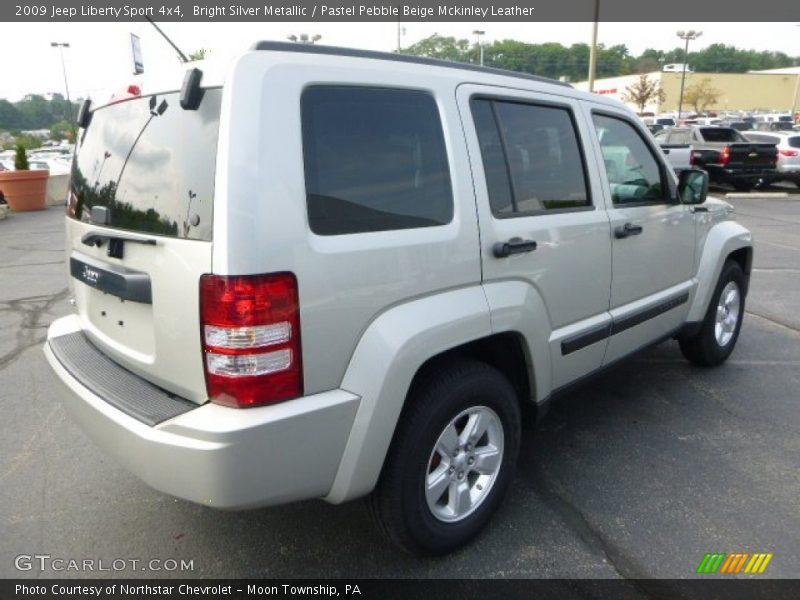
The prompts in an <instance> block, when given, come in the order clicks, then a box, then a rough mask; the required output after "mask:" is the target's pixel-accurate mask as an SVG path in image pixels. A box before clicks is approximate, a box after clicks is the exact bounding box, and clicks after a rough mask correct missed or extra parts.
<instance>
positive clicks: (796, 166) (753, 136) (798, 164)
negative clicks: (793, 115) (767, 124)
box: [743, 131, 800, 187]
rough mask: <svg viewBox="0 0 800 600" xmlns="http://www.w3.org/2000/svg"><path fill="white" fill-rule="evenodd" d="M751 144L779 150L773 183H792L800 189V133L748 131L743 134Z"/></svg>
mask: <svg viewBox="0 0 800 600" xmlns="http://www.w3.org/2000/svg"><path fill="white" fill-rule="evenodd" d="M743 135H744V137H746V138H747V139H748V140H749V141H751V142H756V143H759V144H772V145H774V146H776V148H777V150H778V162H777V164H776V165H775V177H774V179H773V181H791V182H792V183H794V184H795V185H796V186H797V187H800V132H795V131H776V132H774V133H761V132H755V131H753V132H751V131H748V132H746V133H744V134H743Z"/></svg>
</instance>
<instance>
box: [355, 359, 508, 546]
mask: <svg viewBox="0 0 800 600" xmlns="http://www.w3.org/2000/svg"><path fill="white" fill-rule="evenodd" d="M486 407H488V408H490V409H491V411H493V412H494V415H495V416H496V417H497V418H498V419H497V420H495V421H493V422H494V423H496V424H497V421H498V420H499V425H501V426H502V427H501V428H500V427H495V428H494V429H493V431H494V432H495V434H496V435H497V432H498V431H499V430H500V429H502V447H503V448H502V452H500V454H501V456H502V458H501V461H500V464H499V466H498V467H497V470H496V475H495V476H494V479H493V482H492V483H491V484H489V485H487V486H486V488H485V490H486V491H485V492H483V495H482V496H479V497H480V498H482V499H481V500H480V502H476V503H475V504H476V505H475V507H474V508H473V509H472V512H469V513H468V514H466V516H463V518H461V519H460V520H457V521H454V522H445V521H443V520H441V519H440V518H437V516H435V515H434V512H433V510H432V509H431V507H430V506H429V504H428V501H427V499H426V492H425V486H426V481H427V478H428V477H429V468H430V467H431V464H432V461H433V459H435V458H436V457H438V455H437V453H435V452H434V448H435V447H436V445H437V442H438V440H439V436H440V434H442V433H443V432H444V430H445V429H446V428H447V427H448V425H449V424H450V423H451V421H452V420H453V419H455V418H456V417H457V416H458V415H460V414H461V413H462V412H463V411H465V410H469V409H472V410H483V409H485V408H486ZM464 418H468V417H464ZM456 430H457V428H456ZM481 439H488V438H481ZM519 440H520V408H519V402H518V399H517V396H516V393H515V392H514V388H513V387H512V386H511V384H510V383H509V381H508V379H507V378H506V377H505V376H504V375H503V374H502V373H500V372H499V371H498V370H497V369H495V368H493V367H491V366H489V365H487V364H485V363H482V362H478V361H474V360H468V359H457V360H450V361H446V362H443V363H439V364H437V365H434V368H431V369H428V370H427V372H426V373H425V374H423V375H422V376H421V378H420V380H419V381H418V382H417V383H416V384H415V385H414V387H413V389H412V390H411V391H410V392H409V397H408V398H407V400H406V407H405V409H404V412H403V415H402V417H401V420H400V422H399V423H398V426H397V430H396V432H395V436H394V439H393V440H392V445H391V447H390V448H389V452H388V454H387V457H386V461H385V463H384V466H383V471H382V473H381V477H380V480H379V481H378V485H377V487H376V488H375V490H374V492H373V493H372V494H371V495H370V496H369V497H368V499H367V504H368V506H369V509H370V512H371V514H372V516H373V518H374V519H375V521H376V523H377V525H378V527H379V529H381V530H382V531H383V533H384V534H386V535H387V536H388V537H389V539H391V540H392V541H393V542H395V543H396V544H397V545H399V546H400V547H401V548H403V549H404V550H405V551H407V552H409V553H411V554H414V555H417V556H435V555H442V554H446V553H448V552H451V551H453V550H455V549H456V548H458V547H459V546H462V545H464V544H465V543H467V542H468V541H469V540H471V539H472V538H473V537H475V536H476V535H477V534H478V533H479V532H480V531H481V529H483V527H484V526H485V525H486V524H487V523H488V521H489V519H490V517H491V516H492V513H494V511H495V510H496V509H497V507H498V505H499V504H500V502H501V500H502V498H503V496H504V495H505V492H506V490H507V488H508V485H509V483H510V482H511V479H512V477H513V474H514V470H515V466H516V462H517V457H518V454H519ZM475 446H476V447H475V448H472V450H473V451H476V452H477V451H478V448H477V446H478V443H475ZM466 449H467V450H469V447H466ZM459 452H463V450H461V451H459ZM463 456H464V454H460V457H462V458H463ZM455 460H456V459H455V458H453V461H455ZM473 460H474V459H473ZM470 464H472V463H470ZM440 465H441V463H440ZM444 466H445V467H447V466H448V465H447V463H444ZM436 468H439V467H436ZM457 468H458V467H457ZM470 468H471V467H466V468H465V470H468V469H470ZM445 470H447V471H448V472H449V471H450V470H449V469H445ZM459 473H463V471H459ZM473 475H474V476H475V477H477V474H474V473H470V472H468V473H467V475H466V476H465V478H464V479H463V480H462V481H461V483H459V482H452V481H451V483H450V484H448V491H446V492H445V493H446V494H447V495H449V494H450V493H451V492H450V491H449V490H451V489H453V488H452V487H449V486H451V485H464V484H467V485H471V486H473V487H472V488H471V489H472V490H474V489H475V485H476V484H477V480H476V481H475V483H469V481H470V477H471V476H473ZM447 477H451V476H450V475H447ZM477 489H479V490H483V489H484V488H483V487H481V486H480V485H479V484H477ZM476 493H477V494H480V492H476ZM444 497H445V496H443V498H444ZM443 506H444V505H443ZM445 508H446V507H445Z"/></svg>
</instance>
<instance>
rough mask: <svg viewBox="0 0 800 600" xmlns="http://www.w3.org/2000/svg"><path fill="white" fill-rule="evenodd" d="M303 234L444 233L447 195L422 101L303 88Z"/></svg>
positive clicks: (436, 137) (375, 92) (433, 113)
mask: <svg viewBox="0 0 800 600" xmlns="http://www.w3.org/2000/svg"><path fill="white" fill-rule="evenodd" d="M301 112H302V127H303V159H304V163H305V178H306V202H307V206H308V221H309V225H310V227H311V231H313V232H314V233H316V234H318V235H340V234H348V233H363V232H369V231H387V230H396V229H411V228H417V227H434V226H437V225H445V224H447V223H449V222H450V221H451V220H452V218H453V193H452V189H451V185H450V170H449V166H448V162H447V152H446V149H445V143H444V135H443V134H442V124H441V120H440V118H439V111H438V109H437V106H436V102H435V101H434V99H433V97H432V96H431V95H430V94H427V93H424V92H418V91H412V90H393V89H379V88H357V87H328V86H315V87H310V88H308V89H307V90H305V92H304V93H303V97H302V100H301Z"/></svg>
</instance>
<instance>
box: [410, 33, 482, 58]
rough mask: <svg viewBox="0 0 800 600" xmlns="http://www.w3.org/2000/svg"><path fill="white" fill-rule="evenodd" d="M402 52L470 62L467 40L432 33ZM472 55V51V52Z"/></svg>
mask: <svg viewBox="0 0 800 600" xmlns="http://www.w3.org/2000/svg"><path fill="white" fill-rule="evenodd" d="M403 53H404V54H411V55H414V56H428V57H430V58H441V59H444V60H455V61H459V62H470V58H471V57H470V54H471V53H470V44H469V41H468V40H465V39H456V38H454V37H452V36H449V37H445V36H442V35H439V34H438V33H434V34H433V35H431V36H429V37H426V38H425V39H424V40H420V41H419V42H417V43H416V44H413V45H411V46H408V47H407V48H403ZM472 54H473V55H474V53H472Z"/></svg>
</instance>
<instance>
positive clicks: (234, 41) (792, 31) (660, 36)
mask: <svg viewBox="0 0 800 600" xmlns="http://www.w3.org/2000/svg"><path fill="white" fill-rule="evenodd" d="M160 27H161V28H162V29H163V30H164V31H165V33H167V35H169V36H170V37H171V38H172V39H173V41H174V42H175V43H176V44H177V45H178V47H180V48H181V49H182V50H183V51H184V52H185V53H186V54H189V53H190V52H192V51H195V50H197V49H199V48H206V49H208V50H209V52H210V56H211V57H213V58H214V59H216V60H221V61H224V62H225V61H230V60H231V58H233V57H234V56H235V55H236V54H237V53H238V52H241V51H244V50H246V49H247V48H248V47H249V46H250V45H251V44H252V43H253V42H255V41H257V40H267V39H268V40H281V41H284V40H286V38H287V37H288V36H289V35H292V34H300V33H308V34H310V35H314V34H319V35H321V36H322V39H321V40H320V42H319V43H322V44H328V45H333V46H348V47H354V48H362V49H368V50H384V51H391V50H394V49H396V47H397V27H398V24H397V22H396V21H392V22H384V23H268V22H263V23H222V22H216V23H214V22H203V23H161V24H160ZM401 27H403V29H404V35H403V36H402V45H403V46H408V45H411V44H413V43H415V42H418V41H419V40H421V39H423V38H426V37H428V36H430V35H432V34H434V33H438V34H440V35H449V36H455V37H458V38H470V39H474V37H473V36H472V33H471V32H472V31H473V30H475V29H481V30H484V31H485V32H486V34H485V36H484V38H483V41H484V43H491V42H492V41H494V40H498V39H499V40H502V39H516V40H520V41H523V42H529V43H544V42H560V43H562V44H565V45H570V44H573V43H580V42H584V43H589V42H590V36H591V23H535V22H527V23H523V22H519V23H492V22H482V23H420V22H409V23H401ZM3 29H4V31H3V33H2V35H0V57H2V70H0V73H2V76H0V98H6V99H8V100H11V101H16V100H19V99H21V98H22V97H23V96H24V95H25V94H28V93H37V94H44V95H46V94H52V93H54V92H57V93H61V94H63V93H64V89H65V84H64V76H63V72H62V68H61V61H60V57H59V50H58V49H56V48H52V47H51V46H50V43H51V42H67V43H69V44H70V47H69V48H67V49H65V50H64V51H63V52H64V61H65V65H66V71H67V81H68V84H69V88H70V96H71V98H72V99H73V100H74V99H76V98H79V97H87V96H90V97H92V98H94V99H95V100H105V99H107V98H108V95H109V94H110V90H116V89H120V88H121V87H126V86H127V85H128V84H129V83H131V82H133V77H132V75H131V73H132V59H131V50H130V33H134V34H136V35H138V36H139V37H140V38H141V43H142V52H143V56H144V63H145V70H146V71H148V72H150V71H153V70H156V69H158V67H159V65H160V64H163V62H164V61H166V62H168V63H175V62H176V58H175V53H174V51H173V50H172V49H171V48H170V47H169V46H168V45H167V43H166V42H165V41H164V40H163V39H162V38H161V37H160V36H159V35H158V34H157V33H156V31H155V29H154V28H153V27H152V26H151V25H150V24H148V23H146V22H138V21H137V22H128V23H75V22H73V23H14V24H13V26H12V25H11V24H5V25H4V26H3ZM681 29H684V30H686V29H700V30H702V31H703V35H702V36H701V37H700V38H699V39H698V40H696V41H694V42H692V43H691V46H690V51H691V50H699V49H702V48H704V47H706V46H708V45H710V44H715V43H723V44H729V45H734V46H737V47H739V48H747V49H754V50H774V51H780V52H785V53H786V54H788V55H790V56H800V29H798V28H797V24H796V23H690V22H682V23H600V25H599V32H598V42H599V43H602V44H605V45H606V46H613V45H616V44H625V45H626V46H627V47H628V49H629V51H630V52H631V53H632V54H639V53H641V52H642V51H643V50H644V49H645V48H656V49H659V50H671V49H673V48H675V47H678V46H680V45H681V44H682V42H681V40H679V39H678V38H677V37H676V31H678V30H681ZM19 55H22V57H23V59H22V60H18V59H17V58H16V57H18V56H19Z"/></svg>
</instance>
